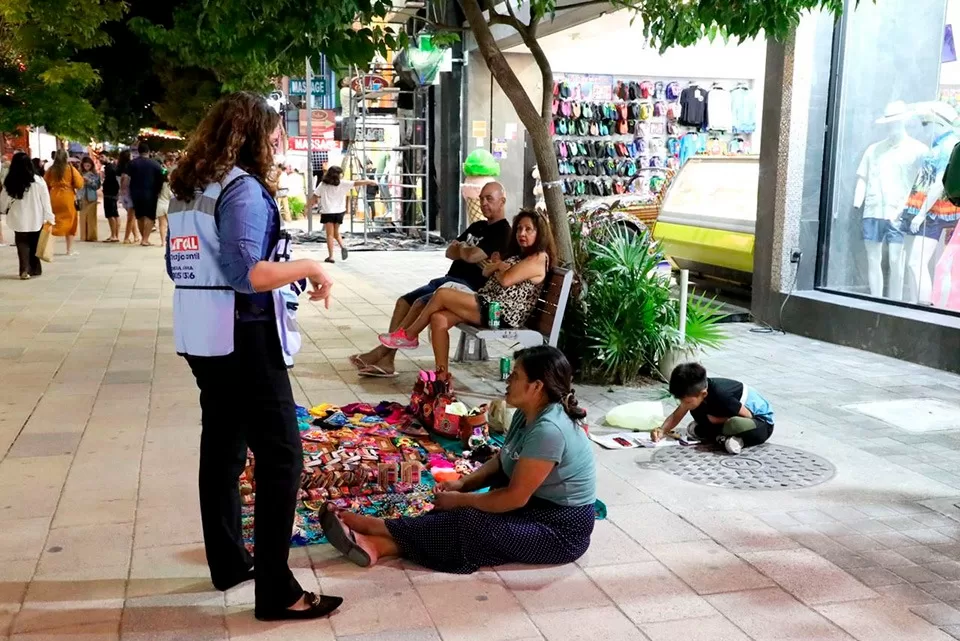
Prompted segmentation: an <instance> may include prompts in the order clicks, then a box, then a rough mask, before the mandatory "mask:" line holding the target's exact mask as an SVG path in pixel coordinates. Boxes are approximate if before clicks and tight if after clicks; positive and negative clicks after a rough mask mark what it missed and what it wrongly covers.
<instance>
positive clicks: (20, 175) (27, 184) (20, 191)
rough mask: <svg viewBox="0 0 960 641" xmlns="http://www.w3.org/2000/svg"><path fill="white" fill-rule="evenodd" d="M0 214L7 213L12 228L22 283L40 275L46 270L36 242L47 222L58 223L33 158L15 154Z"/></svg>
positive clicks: (0, 195) (1, 194)
mask: <svg viewBox="0 0 960 641" xmlns="http://www.w3.org/2000/svg"><path fill="white" fill-rule="evenodd" d="M0 212H3V213H6V214H7V218H8V219H9V220H8V221H7V222H8V224H9V225H10V228H11V229H13V232H14V239H15V242H16V245H17V257H18V258H19V259H20V280H30V278H31V277H33V276H39V275H40V274H41V273H42V271H43V269H42V268H41V266H40V260H39V259H38V258H37V243H38V242H39V240H40V230H41V229H42V228H43V224H44V223H50V224H51V225H52V224H53V223H54V222H55V220H54V217H53V207H52V206H51V204H50V192H49V191H47V185H46V183H45V182H43V179H42V178H40V177H39V176H37V175H36V174H35V173H33V163H31V162H30V156H28V155H27V154H25V153H23V152H18V153H16V154H14V155H13V159H12V160H11V162H10V171H9V172H8V173H7V175H6V177H5V178H4V179H3V189H2V190H0Z"/></svg>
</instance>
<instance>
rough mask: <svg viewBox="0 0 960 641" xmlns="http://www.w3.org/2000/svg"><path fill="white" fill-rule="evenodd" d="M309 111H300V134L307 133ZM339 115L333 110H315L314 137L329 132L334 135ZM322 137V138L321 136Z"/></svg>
mask: <svg viewBox="0 0 960 641" xmlns="http://www.w3.org/2000/svg"><path fill="white" fill-rule="evenodd" d="M307 113H308V110H307V109H301V110H300V117H299V120H300V133H303V134H305V133H307ZM336 118H337V113H336V112H335V111H333V110H332V109H314V110H313V122H312V123H311V124H312V125H313V135H314V136H317V135H319V134H325V133H327V132H328V131H329V132H330V134H331V136H332V135H333V128H334V126H335V125H336ZM321 137H322V136H321Z"/></svg>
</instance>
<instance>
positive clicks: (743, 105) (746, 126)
mask: <svg viewBox="0 0 960 641" xmlns="http://www.w3.org/2000/svg"><path fill="white" fill-rule="evenodd" d="M730 114H731V119H732V121H733V133H735V134H752V133H753V132H754V131H756V130H757V105H756V102H755V101H754V99H753V90H752V89H750V88H748V87H742V86H741V87H736V88H734V90H733V91H731V92H730Z"/></svg>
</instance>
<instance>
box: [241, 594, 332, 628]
mask: <svg viewBox="0 0 960 641" xmlns="http://www.w3.org/2000/svg"><path fill="white" fill-rule="evenodd" d="M303 596H304V601H305V602H306V604H307V609H306V610H290V609H287V608H284V609H282V610H272V611H268V612H259V611H255V612H254V616H256V617H257V620H259V621H304V620H308V619H319V618H320V617H325V616H327V615H328V614H330V613H331V612H333V611H334V610H336V609H337V608H339V607H340V604H341V603H343V597H339V596H329V595H327V594H314V593H313V592H304V593H303Z"/></svg>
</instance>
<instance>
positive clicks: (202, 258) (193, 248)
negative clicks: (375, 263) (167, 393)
mask: <svg viewBox="0 0 960 641" xmlns="http://www.w3.org/2000/svg"><path fill="white" fill-rule="evenodd" d="M247 175H249V174H247V173H246V172H245V171H243V170H242V169H239V168H236V167H234V168H233V169H231V170H230V172H229V173H227V175H226V176H225V177H224V178H223V180H222V181H220V182H217V183H210V184H209V185H207V187H206V188H205V189H204V190H203V192H201V193H199V194H197V195H196V196H195V197H194V199H193V200H191V201H189V202H184V201H181V200H180V199H178V198H174V199H172V200H171V201H170V210H169V213H168V214H167V222H168V225H169V230H170V231H169V233H168V234H167V251H168V252H169V254H170V267H171V271H172V276H173V282H174V285H175V287H176V289H175V290H174V293H173V333H174V341H175V343H176V348H177V353H178V354H181V355H190V356H226V355H228V354H232V353H233V350H234V345H233V325H234V323H235V322H236V318H237V310H236V291H235V290H234V289H233V287H231V286H230V284H229V281H228V280H227V277H226V276H225V275H224V273H223V269H222V268H221V267H220V230H219V229H218V228H217V222H216V208H217V203H218V201H219V198H220V195H221V194H222V193H223V192H224V190H226V189H227V186H228V185H229V184H230V183H232V182H233V181H234V180H237V179H240V178H241V177H243V176H247ZM278 218H279V215H278ZM290 247H291V242H290V236H289V234H288V233H287V232H286V231H284V230H283V229H281V230H280V239H279V241H278V242H277V244H276V246H275V247H272V248H271V250H270V252H269V255H270V260H272V261H277V262H284V261H287V260H290ZM304 288H305V283H302V282H301V283H293V284H291V285H287V286H284V287H281V288H279V289H275V290H273V292H272V294H273V310H274V315H275V317H276V323H277V333H278V335H279V337H280V345H281V347H282V348H283V359H284V362H285V363H286V364H287V367H293V356H294V355H295V354H296V353H297V352H298V351H300V344H301V339H300V333H299V331H298V330H297V323H296V314H297V307H298V303H297V297H298V296H299V295H300V293H301V292H302V291H303V289H304Z"/></svg>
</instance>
